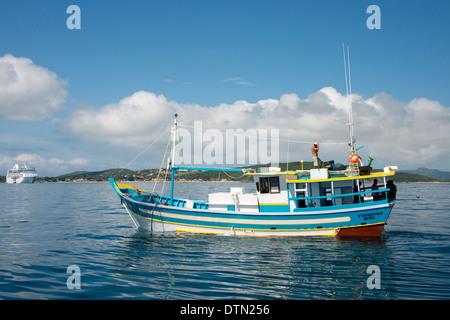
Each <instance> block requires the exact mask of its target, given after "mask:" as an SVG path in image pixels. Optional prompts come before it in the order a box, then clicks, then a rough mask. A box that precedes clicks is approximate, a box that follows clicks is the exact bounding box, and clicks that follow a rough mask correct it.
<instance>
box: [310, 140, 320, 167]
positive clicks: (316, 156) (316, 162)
mask: <svg viewBox="0 0 450 320" xmlns="http://www.w3.org/2000/svg"><path fill="white" fill-rule="evenodd" d="M311 152H312V156H313V162H314V169H316V168H317V167H319V168H322V164H323V162H322V160H320V158H319V143H318V142H314V145H313V146H312V148H311Z"/></svg>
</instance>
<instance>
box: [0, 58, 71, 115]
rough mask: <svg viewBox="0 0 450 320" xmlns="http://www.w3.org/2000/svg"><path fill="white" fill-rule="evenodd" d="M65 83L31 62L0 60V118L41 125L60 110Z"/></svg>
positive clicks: (12, 59) (64, 94) (15, 59)
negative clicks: (39, 122) (37, 122)
mask: <svg viewBox="0 0 450 320" xmlns="http://www.w3.org/2000/svg"><path fill="white" fill-rule="evenodd" d="M65 85H66V82H65V81H63V80H61V79H59V78H58V76H57V75H56V74H55V73H54V72H52V71H49V70H48V69H45V68H43V67H40V66H37V65H35V64H33V62H32V61H31V60H30V59H27V58H17V57H14V56H13V55H10V54H6V55H4V56H3V57H0V118H3V119H5V120H20V121H41V120H44V119H47V118H49V117H51V116H52V115H53V114H55V113H56V112H58V111H59V110H60V107H61V105H62V104H63V103H64V101H65V97H66V95H67V92H66V90H65V89H64V86H65Z"/></svg>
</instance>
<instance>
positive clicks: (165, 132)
mask: <svg viewBox="0 0 450 320" xmlns="http://www.w3.org/2000/svg"><path fill="white" fill-rule="evenodd" d="M169 129H170V127H169V128H167V129H166V130H165V131H164V132H163V134H161V135H160V136H159V137H158V138H157V139H156V140H155V141H153V142H152V143H151V144H150V145H148V146H147V147H146V148H145V149H144V150H142V151H141V153H139V154H138V155H137V156H136V157H134V159H133V160H131V161H130V162H128V164H127V165H126V166H125V167H124V168H122V169H121V170H120V171H119V173H117V174H115V175H114V177H115V176H117V175H119V174H120V173H121V172H122V171H123V170H124V169H126V168H128V166H129V165H130V164H132V163H133V162H134V161H135V160H136V159H137V158H139V157H140V156H141V155H142V154H143V153H144V152H145V151H147V150H148V149H149V148H150V147H151V146H152V145H154V144H155V143H156V142H157V141H158V140H159V139H161V137H162V136H163V135H165V134H166V132H167V131H168V130H169Z"/></svg>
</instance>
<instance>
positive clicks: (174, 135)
mask: <svg viewBox="0 0 450 320" xmlns="http://www.w3.org/2000/svg"><path fill="white" fill-rule="evenodd" d="M177 118H178V113H175V120H174V121H173V128H172V154H171V157H170V158H169V161H168V162H167V170H169V166H170V167H171V168H172V175H171V180H170V205H173V189H174V180H175V179H174V178H175V173H176V172H177V168H176V167H175V147H176V143H177V134H178V128H177Z"/></svg>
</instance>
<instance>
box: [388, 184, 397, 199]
mask: <svg viewBox="0 0 450 320" xmlns="http://www.w3.org/2000/svg"><path fill="white" fill-rule="evenodd" d="M386 188H389V191H388V193H387V196H388V201H389V202H391V201H392V200H395V198H396V196H397V186H396V185H395V184H394V181H392V180H389V181H388V182H387V185H386Z"/></svg>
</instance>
